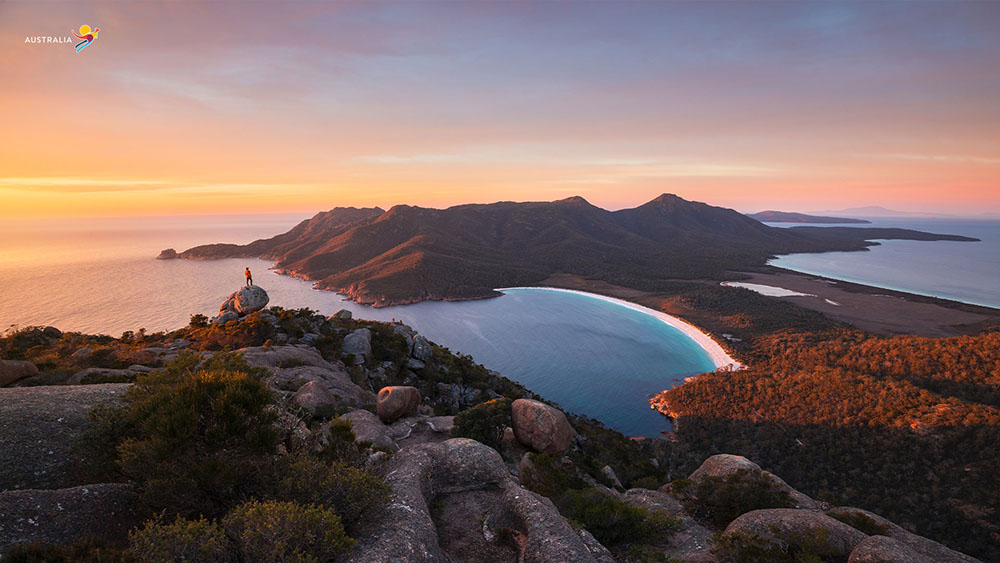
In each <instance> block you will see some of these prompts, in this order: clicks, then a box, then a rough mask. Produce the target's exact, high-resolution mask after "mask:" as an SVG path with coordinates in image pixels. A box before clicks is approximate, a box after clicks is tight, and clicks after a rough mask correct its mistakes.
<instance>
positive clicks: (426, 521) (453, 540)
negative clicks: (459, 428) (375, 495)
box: [349, 438, 606, 562]
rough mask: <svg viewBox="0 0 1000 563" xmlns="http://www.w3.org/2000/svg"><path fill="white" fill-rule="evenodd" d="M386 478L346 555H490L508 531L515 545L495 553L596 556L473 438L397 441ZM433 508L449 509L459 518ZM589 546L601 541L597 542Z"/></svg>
mask: <svg viewBox="0 0 1000 563" xmlns="http://www.w3.org/2000/svg"><path fill="white" fill-rule="evenodd" d="M385 481H386V484H387V485H389V487H390V489H391V490H392V499H391V500H390V501H389V503H388V504H387V505H386V506H385V508H384V509H383V510H381V511H379V512H377V513H372V514H369V515H366V517H365V518H366V522H364V524H366V525H363V526H360V527H359V529H360V533H359V535H358V537H357V540H358V546H357V548H356V549H355V550H354V551H353V552H352V554H351V555H350V558H349V561H351V562H375V561H378V562H382V561H411V562H431V561H449V560H468V559H466V558H468V557H470V556H473V554H476V555H479V556H480V557H486V556H494V555H495V553H496V552H495V551H493V549H494V548H493V545H494V544H499V543H503V540H505V539H508V540H509V539H510V537H511V536H513V537H516V538H520V539H521V540H522V541H519V542H509V541H508V542H506V543H507V545H508V549H510V548H513V549H515V550H516V551H517V552H519V553H514V554H512V556H511V557H509V558H504V557H501V558H499V560H505V559H506V560H518V561H527V562H543V561H574V562H577V561H579V562H593V561H595V560H596V559H595V556H594V554H592V553H591V551H589V550H588V548H587V545H586V544H585V543H584V542H583V541H582V540H581V538H580V536H578V535H577V534H576V533H575V532H574V531H573V528H572V527H571V526H570V525H569V522H567V521H566V519H565V518H563V517H562V516H561V515H560V514H559V511H558V510H556V508H555V506H553V505H552V503H551V501H549V500H548V499H545V498H544V497H539V496H538V495H536V494H534V493H532V492H531V491H528V490H526V489H524V488H522V487H521V486H520V485H518V484H517V482H516V481H515V480H514V479H513V478H512V477H511V476H510V474H509V473H508V472H507V469H506V467H505V466H504V462H503V459H502V458H501V457H500V454H498V453H497V452H496V450H494V449H493V448H490V447H489V446H485V445H483V444H480V443H479V442H476V441H475V440H470V439H467V438H452V439H450V440H447V441H445V442H440V443H435V444H421V445H418V446H413V447H408V448H404V449H403V450H401V451H400V452H399V453H397V454H396V455H394V456H393V457H392V459H391V460H390V461H389V465H388V467H387V468H386V477H385ZM473 499H474V500H475V501H474V502H473ZM432 504H433V505H437V506H439V507H440V508H439V509H438V510H436V511H435V512H437V513H438V514H439V516H437V517H435V516H434V515H432V514H431V509H430V506H431V505H432ZM456 507H458V508H459V509H460V510H455V508H456ZM440 514H444V515H448V514H455V515H456V517H455V519H457V520H459V521H460V522H458V523H456V521H455V519H452V518H450V517H447V516H444V517H442V516H440ZM480 522H482V524H481V525H480V524H479V523H480ZM470 523H471V524H472V525H468V524H470ZM458 524H465V525H464V526H461V525H458ZM454 530H462V531H463V534H464V537H456V535H455V534H451V533H448V532H449V531H454ZM484 536H485V537H484ZM512 543H513V544H516V545H514V546H512V545H511V544H512ZM595 549H603V548H601V547H600V544H596V545H595ZM456 551H458V552H456ZM603 553H604V554H606V551H604V552H603ZM602 560H606V559H604V558H602Z"/></svg>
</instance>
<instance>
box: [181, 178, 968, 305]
mask: <svg viewBox="0 0 1000 563" xmlns="http://www.w3.org/2000/svg"><path fill="white" fill-rule="evenodd" d="M872 238H880V239H911V240H975V239H969V238H967V237H958V236H952V235H936V234H929V233H921V232H918V231H908V230H904V229H871V228H869V229H851V228H844V227H841V228H837V229H824V228H822V227H792V228H785V229H782V228H774V227H769V226H767V225H764V224H763V223H761V222H759V221H757V220H755V219H752V218H750V217H747V216H745V215H743V214H741V213H739V212H737V211H734V210H732V209H727V208H723V207H714V206H711V205H707V204H705V203H700V202H694V201H687V200H685V199H682V198H680V197H678V196H676V195H672V194H663V195H661V196H659V197H657V198H655V199H653V200H652V201H650V202H648V203H646V204H643V205H641V206H639V207H636V208H632V209H622V210H618V211H608V210H605V209H602V208H599V207H596V206H594V205H591V204H590V203H589V202H587V201H586V200H585V199H583V198H582V197H571V198H568V199H563V200H559V201H553V202H528V203H514V202H498V203H492V204H470V205H458V206H454V207H449V208H447V209H430V208H423V207H414V206H409V205H397V206H394V207H392V208H391V209H389V210H388V211H384V210H382V209H380V208H378V207H374V208H362V209H357V208H352V207H349V208H343V207H338V208H335V209H332V210H330V211H326V212H323V213H319V214H317V215H316V216H314V217H312V218H311V219H307V220H305V221H303V222H301V223H300V224H298V225H296V226H295V227H294V228H292V229H291V230H289V231H288V232H286V233H283V234H280V235H277V236H275V237H272V238H269V239H262V240H257V241H254V242H252V243H250V244H247V245H235V244H210V245H204V246H197V247H194V248H191V249H188V250H186V251H184V252H181V253H179V254H176V257H177V258H187V259H215V258H236V257H258V258H264V259H270V260H274V261H275V265H276V268H277V269H278V270H279V271H280V272H281V273H285V274H289V275H293V276H296V277H301V278H304V279H308V280H311V281H314V282H316V287H318V288H320V289H328V290H334V291H337V292H339V293H343V294H346V295H348V296H349V297H350V298H352V299H354V300H356V301H359V302H361V303H368V304H372V305H375V306H388V305H394V304H402V303H411V302H416V301H422V300H427V299H438V300H452V299H454V300H458V299H477V298H484V297H491V296H495V295H498V293H497V292H496V291H495V290H494V288H500V287H512V286H519V285H532V284H538V283H540V282H542V281H543V280H545V279H546V278H548V277H549V276H550V275H552V274H556V273H569V274H576V275H580V276H584V277H588V278H595V279H601V280H604V281H607V282H610V283H615V284H619V285H623V286H626V287H632V288H636V289H650V290H652V289H656V287H657V286H658V284H662V283H663V280H666V279H695V278H710V279H720V280H721V279H732V278H733V277H734V274H732V271H733V270H738V269H741V268H752V267H759V266H763V265H764V264H765V263H766V261H767V259H769V258H770V257H772V256H774V255H776V254H789V253H794V252H827V251H846V250H864V249H865V248H866V247H868V246H871V245H873V244H877V243H873V242H869V241H868V239H872ZM162 256H164V257H173V256H174V254H172V251H171V252H167V251H165V255H162Z"/></svg>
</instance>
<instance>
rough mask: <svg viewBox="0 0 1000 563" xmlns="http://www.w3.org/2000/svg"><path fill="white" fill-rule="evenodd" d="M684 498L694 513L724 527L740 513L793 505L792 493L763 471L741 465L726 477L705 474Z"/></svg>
mask: <svg viewBox="0 0 1000 563" xmlns="http://www.w3.org/2000/svg"><path fill="white" fill-rule="evenodd" d="M693 495H694V497H693V498H691V497H689V498H687V499H685V505H686V506H687V508H688V510H689V511H690V512H691V514H692V516H694V517H696V518H700V519H702V520H705V521H708V522H709V523H711V524H712V525H713V526H715V527H716V528H724V527H726V525H728V524H729V523H730V522H732V521H733V520H735V519H736V517H737V516H739V515H741V514H744V513H747V512H750V511H751V510H757V509H761V508H791V507H794V506H795V502H794V501H793V500H792V497H790V496H788V493H786V492H785V491H782V490H781V489H779V488H778V487H777V486H776V485H775V484H774V482H773V481H771V480H770V479H769V478H767V477H765V476H764V474H763V473H760V472H756V471H748V470H746V469H741V470H739V471H737V472H735V473H733V474H731V475H727V476H726V477H724V478H723V477H704V478H702V479H700V480H699V481H698V482H697V483H696V484H695V486H694V490H693Z"/></svg>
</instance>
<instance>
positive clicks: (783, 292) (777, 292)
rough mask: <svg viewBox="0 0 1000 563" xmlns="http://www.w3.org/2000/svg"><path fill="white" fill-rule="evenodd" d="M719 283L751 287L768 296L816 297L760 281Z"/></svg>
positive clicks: (750, 288)
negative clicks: (760, 282)
mask: <svg viewBox="0 0 1000 563" xmlns="http://www.w3.org/2000/svg"><path fill="white" fill-rule="evenodd" d="M719 285H724V286H726V287H742V288H743V289H749V290H750V291H755V292H757V293H760V294H761V295H766V296H768V297H816V294H815V293H801V292H798V291H794V290H791V289H785V288H783V287H776V286H773V285H763V284H759V283H746V282H722V283H720V284H719Z"/></svg>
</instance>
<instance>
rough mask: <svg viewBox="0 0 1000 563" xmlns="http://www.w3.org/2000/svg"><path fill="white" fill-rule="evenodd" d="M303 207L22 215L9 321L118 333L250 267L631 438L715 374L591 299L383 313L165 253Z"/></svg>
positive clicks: (288, 222) (286, 302)
mask: <svg viewBox="0 0 1000 563" xmlns="http://www.w3.org/2000/svg"><path fill="white" fill-rule="evenodd" d="M302 218H303V217H302V216H273V215H272V216H241V217H240V216H229V217H185V218H145V219H141V220H136V219H104V220H87V221H75V222H65V221H32V222H27V221H18V222H6V223H3V224H0V237H2V240H3V241H4V244H3V246H2V247H0V323H2V324H0V326H2V327H7V326H9V325H20V326H26V325H34V324H51V325H54V326H57V327H59V328H61V329H63V330H75V331H82V332H89V333H104V334H112V335H118V334H120V333H121V332H123V331H126V330H137V329H139V328H146V329H147V330H148V331H151V332H152V331H160V330H170V329H175V328H179V327H181V326H184V325H186V324H187V322H188V320H189V319H190V316H191V315H192V314H194V313H202V314H206V315H213V314H214V313H215V312H216V311H217V310H218V306H219V304H220V303H221V302H222V301H223V300H224V298H225V297H226V296H227V295H228V294H229V293H231V292H232V291H234V290H235V289H237V288H239V287H240V286H241V285H242V284H243V267H244V266H249V267H250V268H251V270H252V271H253V272H254V280H255V282H256V283H257V284H258V285H260V286H261V287H264V288H265V289H267V291H268V294H269V296H270V298H271V304H273V305H281V306H283V307H286V308H299V307H309V308H311V309H314V310H318V311H320V312H322V313H324V314H332V313H333V312H335V311H337V310H338V309H341V308H346V309H349V310H351V311H352V312H354V314H355V316H357V317H361V318H367V319H374V320H386V321H387V320H391V319H394V318H395V319H397V320H402V321H404V322H406V323H407V324H410V325H411V326H413V327H414V328H416V329H417V330H418V331H420V332H421V333H422V334H424V335H426V336H427V337H428V338H430V339H431V340H434V341H435V342H438V343H439V344H442V345H445V346H448V347H449V348H451V349H452V350H453V351H457V352H461V353H463V354H469V355H471V356H473V357H474V358H475V359H476V361H478V362H480V363H482V364H484V365H485V366H487V367H488V368H490V369H495V370H497V371H499V372H500V373H502V374H503V375H505V376H507V377H509V378H511V379H513V380H515V381H518V382H520V383H522V384H524V385H525V386H527V387H528V388H529V389H531V390H532V391H534V392H536V393H538V394H540V395H542V396H543V397H546V398H547V399H550V400H553V401H555V402H557V403H559V404H560V405H561V406H562V407H563V408H565V409H567V410H569V411H572V412H577V413H582V414H586V415H589V416H592V417H594V418H596V419H598V420H601V421H602V422H604V423H605V424H607V425H608V426H610V427H612V428H615V429H617V430H619V431H621V432H623V433H625V434H628V435H635V436H640V435H641V436H655V435H657V434H658V433H659V432H660V431H662V430H667V429H669V423H668V422H667V421H666V419H665V418H664V417H663V416H662V415H660V414H658V413H656V412H654V411H651V410H650V409H649V405H648V402H647V396H648V395H650V394H652V393H656V392H658V391H660V390H662V389H666V388H669V387H672V386H674V385H676V384H677V383H679V382H680V381H682V380H683V378H684V377H686V376H689V375H694V374H697V373H702V372H705V371H710V370H712V369H713V364H712V362H711V359H710V358H709V357H708V355H707V354H705V352H704V351H703V350H702V349H701V348H700V347H698V346H697V345H696V344H695V343H694V342H693V341H692V340H690V339H689V338H687V337H686V336H684V335H683V334H682V333H680V332H679V331H677V330H676V329H674V328H672V327H670V326H668V325H666V324H664V323H662V322H660V321H659V320H657V319H655V318H653V317H651V316H649V315H646V314H643V313H641V312H638V311H634V310H631V309H629V308H626V307H623V306H620V305H616V304H614V303H608V302H606V301H602V300H599V299H595V298H592V297H587V296H584V295H576V294H566V293H557V292H550V291H541V290H530V289H524V290H512V291H510V292H508V293H507V295H505V296H503V297H499V298H496V299H487V300H482V301H466V302H424V303H418V304H415V305H407V306H403V307H390V308H384V309H372V308H369V307H364V306H361V305H357V304H355V303H351V302H348V301H345V300H344V299H343V298H342V297H340V296H339V295H336V294H334V293H330V292H326V291H318V290H314V289H312V286H311V284H309V283H308V282H303V281H301V280H296V279H293V278H289V277H287V276H279V275H277V274H275V273H274V272H272V271H269V270H268V268H269V267H270V263H269V262H265V261H261V260H246V259H239V260H236V259H231V260H215V261H188V260H154V259H153V257H155V256H156V254H157V253H159V251H160V250H162V249H163V248H166V247H174V248H176V249H177V250H178V251H180V250H183V249H185V248H188V247H190V246H194V245H197V244H204V243H210V242H234V243H246V242H249V241H251V240H254V239H256V238H261V237H265V236H270V235H273V234H274V233H278V232H283V231H285V230H287V229H288V228H290V227H291V226H292V225H294V224H295V223H297V222H298V221H299V220H301V219H302Z"/></svg>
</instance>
